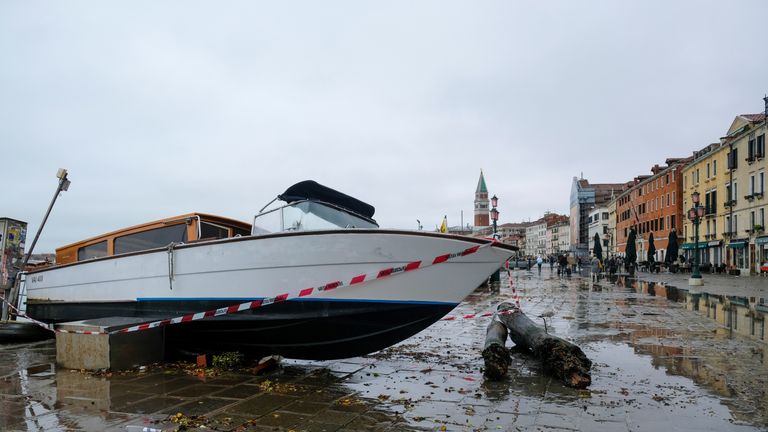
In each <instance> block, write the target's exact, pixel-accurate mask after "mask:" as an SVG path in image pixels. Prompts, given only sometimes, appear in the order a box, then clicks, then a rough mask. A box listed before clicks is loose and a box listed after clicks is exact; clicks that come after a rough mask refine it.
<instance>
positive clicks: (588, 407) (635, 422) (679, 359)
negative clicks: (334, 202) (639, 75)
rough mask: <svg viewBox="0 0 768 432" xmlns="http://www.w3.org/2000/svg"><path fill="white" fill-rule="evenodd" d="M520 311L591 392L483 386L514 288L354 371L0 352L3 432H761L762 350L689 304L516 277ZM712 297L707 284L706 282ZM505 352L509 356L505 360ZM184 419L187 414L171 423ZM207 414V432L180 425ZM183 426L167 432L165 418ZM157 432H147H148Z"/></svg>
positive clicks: (617, 288)
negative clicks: (67, 366)
mask: <svg viewBox="0 0 768 432" xmlns="http://www.w3.org/2000/svg"><path fill="white" fill-rule="evenodd" d="M513 284H514V286H515V288H516V289H517V290H518V292H520V293H521V296H522V307H523V310H524V311H525V312H526V313H527V314H528V315H529V316H530V317H532V318H534V319H537V320H540V319H541V318H537V316H538V315H541V314H542V313H544V312H552V314H553V316H552V318H548V322H547V324H548V325H549V328H550V329H551V330H550V331H552V332H554V333H555V334H557V335H560V336H562V337H565V338H567V339H570V340H572V341H573V342H575V343H576V344H578V345H579V346H581V347H582V349H583V350H584V352H585V353H586V354H587V355H588V356H589V357H590V358H591V359H592V360H593V363H594V364H593V368H592V380H593V383H592V385H591V386H590V388H589V389H588V390H582V391H579V390H575V389H571V388H568V387H565V386H563V385H562V384H561V383H560V382H559V381H557V380H553V379H550V378H549V377H548V376H546V375H545V374H544V372H543V371H542V367H541V365H540V364H539V362H538V361H537V360H536V359H534V358H532V357H531V356H529V355H527V354H526V353H523V352H517V351H513V352H512V359H513V362H512V365H511V368H510V372H509V374H508V377H507V378H506V379H505V380H502V381H499V382H492V381H486V380H485V379H484V378H483V375H482V366H483V361H482V358H481V357H480V350H481V349H482V345H483V339H484V335H485V327H486V326H487V324H488V320H489V318H462V317H463V316H465V315H468V314H475V313H481V312H484V311H489V310H493V307H494V306H495V305H496V304H498V302H500V301H503V300H506V299H508V298H509V297H510V296H511V294H512V293H511V290H510V288H509V287H508V286H506V285H503V286H502V287H501V288H498V287H497V289H495V290H494V289H491V288H479V289H478V290H476V291H475V293H473V294H472V295H471V296H470V297H468V298H467V299H466V301H465V302H463V303H462V304H461V305H460V306H459V307H458V308H457V309H456V310H454V312H453V313H452V314H451V315H450V317H453V318H455V319H453V320H443V321H440V322H438V323H436V324H434V325H433V326H431V327H430V328H428V329H426V330H425V331H423V332H421V333H419V334H418V335H416V336H414V337H412V338H410V339H408V340H406V341H404V342H403V343H401V344H398V345H396V346H394V347H391V348H389V349H386V350H383V351H380V352H377V353H374V354H371V355H368V356H364V357H358V358H352V359H344V360H336V361H324V362H310V361H295V360H285V361H284V362H283V364H282V367H281V368H280V369H278V370H276V371H274V372H272V373H269V374H267V375H265V376H255V375H253V374H251V373H249V372H248V371H247V370H242V371H238V372H229V373H224V374H221V375H219V376H208V377H199V376H195V375H189V374H188V373H187V372H186V371H185V370H182V369H179V368H173V367H151V368H148V369H147V370H145V371H131V372H128V373H114V374H110V375H105V374H90V373H81V372H79V371H68V370H59V369H57V368H56V366H55V364H54V362H55V352H54V345H53V343H52V342H50V341H49V342H40V343H35V344H25V345H15V346H4V347H2V349H0V430H3V431H6V430H11V431H16V430H19V431H37V430H40V431H43V430H44V431H49V430H78V431H79V430H83V431H92V430H98V431H112V430H115V431H118V430H119V431H140V430H151V429H155V430H164V431H165V430H177V429H187V430H208V431H209V430H221V431H229V430H237V431H246V430H248V431H267V430H280V431H291V430H292V431H304V430H306V431H401V430H458V431H484V430H494V431H496V430H501V431H573V430H588V431H659V430H661V431H667V430H680V431H702V430H704V431H730V430H734V431H753V430H766V428H767V427H768V395H766V394H765V389H766V388H767V387H766V384H768V368H766V363H767V362H768V359H766V356H765V343H764V342H762V341H759V340H754V339H752V338H747V337H742V336H739V335H736V334H734V333H733V332H731V331H729V330H728V329H727V328H725V327H724V326H723V325H721V324H720V323H718V322H717V321H715V320H713V319H710V318H708V317H707V316H705V315H703V314H701V313H698V312H694V311H691V310H688V308H687V305H688V303H686V301H685V298H686V296H685V295H677V294H676V295H671V294H672V293H673V290H672V289H671V288H670V289H667V288H664V287H662V286H654V285H653V284H647V283H643V282H641V283H633V284H629V286H625V285H626V283H625V282H624V281H619V283H618V284H617V285H615V284H613V283H610V282H606V281H603V280H601V281H600V282H598V283H593V282H591V281H590V280H589V279H588V278H581V277H573V278H569V279H559V278H557V276H556V274H551V273H550V272H549V271H548V269H545V270H543V272H542V274H541V275H538V274H535V273H531V272H528V271H516V272H514V273H513ZM713 285H714V284H713ZM511 345H512V344H511V342H509V343H508V346H511ZM177 413H182V414H183V415H184V416H181V417H175V418H174V417H172V416H174V415H176V414H177ZM194 415H204V416H206V418H207V420H206V423H205V427H204V428H195V427H194V425H192V426H193V427H191V428H186V427H185V426H181V427H180V423H179V422H178V421H179V419H181V420H183V419H184V418H189V416H194ZM174 419H175V420H177V422H174V421H173V420H174ZM144 428H150V429H144Z"/></svg>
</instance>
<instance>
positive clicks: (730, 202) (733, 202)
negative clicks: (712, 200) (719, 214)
mask: <svg viewBox="0 0 768 432" xmlns="http://www.w3.org/2000/svg"><path fill="white" fill-rule="evenodd" d="M723 205H724V206H725V207H733V206H735V205H736V200H729V201H726V202H725V204H723Z"/></svg>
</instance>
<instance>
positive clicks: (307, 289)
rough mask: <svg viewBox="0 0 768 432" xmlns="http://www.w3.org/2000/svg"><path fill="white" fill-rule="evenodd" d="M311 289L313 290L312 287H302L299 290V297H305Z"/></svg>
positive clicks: (310, 292)
mask: <svg viewBox="0 0 768 432" xmlns="http://www.w3.org/2000/svg"><path fill="white" fill-rule="evenodd" d="M313 290H314V288H304V289H303V290H301V291H300V292H299V297H306V296H308V295H310V294H312V291H313Z"/></svg>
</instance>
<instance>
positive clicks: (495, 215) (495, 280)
mask: <svg viewBox="0 0 768 432" xmlns="http://www.w3.org/2000/svg"><path fill="white" fill-rule="evenodd" d="M497 204H499V199H498V198H497V197H496V195H494V196H493V197H491V220H492V221H493V239H494V240H498V237H497V236H498V234H496V221H498V220H499V211H498V210H496V205H497ZM500 271H501V270H500V269H499V270H496V272H494V273H493V274H492V275H491V283H492V284H494V286H499V284H501V274H500Z"/></svg>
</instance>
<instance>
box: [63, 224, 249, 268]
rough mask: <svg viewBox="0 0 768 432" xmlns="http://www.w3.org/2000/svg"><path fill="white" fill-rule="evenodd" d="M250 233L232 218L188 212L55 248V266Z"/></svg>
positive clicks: (247, 225)
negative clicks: (173, 243)
mask: <svg viewBox="0 0 768 432" xmlns="http://www.w3.org/2000/svg"><path fill="white" fill-rule="evenodd" d="M250 234H251V225H250V224H248V223H246V222H240V221H237V220H234V219H228V218H224V217H221V216H214V215H209V214H203V213H190V214H186V215H181V216H176V217H172V218H168V219H162V220H159V221H154V222H149V223H145V224H142V225H136V226H133V227H130V228H124V229H121V230H118V231H113V232H111V233H107V234H103V235H100V236H98V237H93V238H90V239H87V240H83V241H80V242H77V243H72V244H70V245H67V246H62V247H60V248H58V249H56V264H57V265H61V264H69V263H73V262H78V261H84V260H87V259H91V258H99V257H104V256H112V255H118V254H124V253H130V252H137V251H142V250H147V249H152V248H157V247H165V246H168V245H169V244H170V243H172V242H175V243H190V242H193V241H199V240H214V239H221V238H229V237H236V236H247V235H250Z"/></svg>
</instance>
